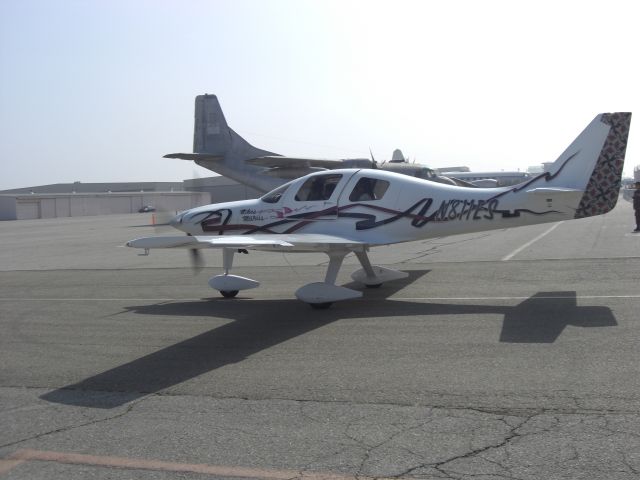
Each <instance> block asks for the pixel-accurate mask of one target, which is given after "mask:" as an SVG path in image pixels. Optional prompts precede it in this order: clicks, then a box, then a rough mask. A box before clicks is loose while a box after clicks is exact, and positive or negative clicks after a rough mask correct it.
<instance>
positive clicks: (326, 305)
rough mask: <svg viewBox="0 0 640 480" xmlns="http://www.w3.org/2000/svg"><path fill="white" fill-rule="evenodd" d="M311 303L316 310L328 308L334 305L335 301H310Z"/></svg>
mask: <svg viewBox="0 0 640 480" xmlns="http://www.w3.org/2000/svg"><path fill="white" fill-rule="evenodd" d="M309 305H311V308H313V309H314V310H326V309H327V308H329V307H330V306H331V305H333V302H322V303H310V304H309Z"/></svg>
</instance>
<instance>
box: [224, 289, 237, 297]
mask: <svg viewBox="0 0 640 480" xmlns="http://www.w3.org/2000/svg"><path fill="white" fill-rule="evenodd" d="M238 291H239V290H220V293H221V294H222V296H223V297H224V298H233V297H235V296H236V295H238Z"/></svg>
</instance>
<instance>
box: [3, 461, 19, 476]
mask: <svg viewBox="0 0 640 480" xmlns="http://www.w3.org/2000/svg"><path fill="white" fill-rule="evenodd" d="M22 463H24V460H0V475H4V474H5V473H9V472H10V471H11V470H13V469H14V468H16V467H17V466H18V465H20V464H22Z"/></svg>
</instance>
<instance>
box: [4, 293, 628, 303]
mask: <svg viewBox="0 0 640 480" xmlns="http://www.w3.org/2000/svg"><path fill="white" fill-rule="evenodd" d="M529 298H535V299H546V300H552V299H557V298H560V299H563V298H575V299H577V300H580V299H583V300H590V299H616V298H630V299H635V298H640V294H630V295H544V296H535V294H532V295H516V296H511V297H386V298H385V299H381V300H387V299H388V300H393V301H402V300H407V301H420V300H422V301H425V302H429V301H441V300H459V301H465V300H474V301H477V300H487V301H489V300H526V299H529ZM208 300H210V299H209V298H31V297H0V302H11V301H19V302H167V303H169V302H202V301H208ZM265 300H274V301H276V300H280V301H287V300H294V298H239V299H236V300H229V299H222V298H218V297H215V299H213V300H212V301H218V302H229V303H233V302H234V301H235V302H242V303H244V302H264V301H265ZM371 300H375V299H372V298H366V297H365V298H359V299H353V300H350V301H349V302H368V301H371Z"/></svg>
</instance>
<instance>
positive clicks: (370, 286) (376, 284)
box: [365, 283, 382, 288]
mask: <svg viewBox="0 0 640 480" xmlns="http://www.w3.org/2000/svg"><path fill="white" fill-rule="evenodd" d="M381 286H382V284H381V283H374V284H373V285H365V287H367V288H380V287H381Z"/></svg>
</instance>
